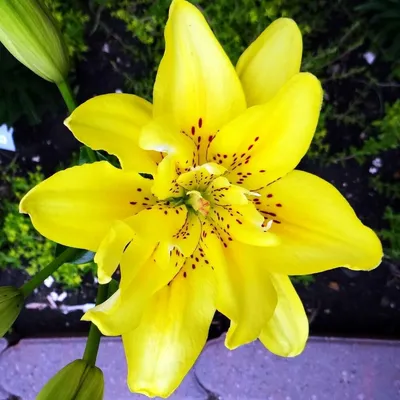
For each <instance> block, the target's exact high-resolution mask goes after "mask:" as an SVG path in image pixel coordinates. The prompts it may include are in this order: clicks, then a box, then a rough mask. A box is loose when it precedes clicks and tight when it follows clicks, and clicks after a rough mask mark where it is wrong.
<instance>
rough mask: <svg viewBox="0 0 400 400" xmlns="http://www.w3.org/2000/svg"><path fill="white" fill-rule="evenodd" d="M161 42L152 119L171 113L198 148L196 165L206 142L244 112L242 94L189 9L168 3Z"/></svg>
mask: <svg viewBox="0 0 400 400" xmlns="http://www.w3.org/2000/svg"><path fill="white" fill-rule="evenodd" d="M165 42H166V43H165V47H166V48H165V53H164V57H163V59H162V61H161V64H160V67H159V70H158V74H157V78H156V82H155V86H154V96H153V97H154V116H155V117H157V116H161V115H164V114H169V115H172V116H173V117H174V118H175V119H176V121H177V122H178V124H179V128H180V129H181V130H182V131H184V132H185V134H187V135H189V136H192V137H193V140H194V142H195V143H196V145H197V144H198V145H199V152H200V154H201V155H200V164H202V163H203V162H204V159H205V152H206V149H207V144H208V143H209V142H208V138H209V137H210V136H212V135H213V134H215V132H216V131H217V130H218V129H220V128H221V127H222V126H223V125H224V124H225V123H226V122H228V121H229V120H231V119H232V118H233V117H234V116H235V115H237V114H239V113H240V112H242V111H243V110H244V109H245V108H246V103H245V97H244V94H243V90H242V87H241V84H240V81H239V78H238V76H237V74H236V71H235V68H234V67H233V65H232V64H231V62H230V60H229V58H228V57H227V55H226V54H225V52H224V50H223V49H222V47H221V45H220V44H219V43H218V41H217V39H216V38H215V36H214V34H213V33H212V31H211V29H210V27H209V26H208V24H207V22H206V20H205V19H204V17H203V16H202V14H201V12H200V11H199V10H198V9H197V8H196V7H195V6H194V5H192V4H190V3H189V2H187V1H183V0H177V1H174V2H173V3H172V5H171V9H170V15H169V19H168V22H167V25H166V28H165ZM199 138H200V140H199Z"/></svg>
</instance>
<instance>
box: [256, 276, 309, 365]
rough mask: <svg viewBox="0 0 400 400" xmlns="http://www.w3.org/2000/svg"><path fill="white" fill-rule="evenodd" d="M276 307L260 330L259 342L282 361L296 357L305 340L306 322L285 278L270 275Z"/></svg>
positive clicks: (299, 301) (294, 292)
mask: <svg viewBox="0 0 400 400" xmlns="http://www.w3.org/2000/svg"><path fill="white" fill-rule="evenodd" d="M271 278H272V281H273V283H274V287H275V290H276V292H277V295H278V304H277V306H276V309H275V312H274V315H273V316H272V318H271V319H269V320H268V322H267V323H266V324H265V326H264V327H263V330H262V331H261V335H260V340H261V342H262V343H263V345H264V346H265V347H266V348H267V349H268V350H269V351H271V352H272V353H274V354H277V355H278V356H282V357H294V356H297V355H298V354H300V353H301V352H302V351H303V350H304V347H305V345H306V342H307V338H308V318H307V315H306V313H305V311H304V307H303V304H302V302H301V300H300V298H299V296H298V295H297V293H296V290H295V288H294V287H293V285H292V283H291V282H290V279H289V277H287V276H285V275H278V274H271Z"/></svg>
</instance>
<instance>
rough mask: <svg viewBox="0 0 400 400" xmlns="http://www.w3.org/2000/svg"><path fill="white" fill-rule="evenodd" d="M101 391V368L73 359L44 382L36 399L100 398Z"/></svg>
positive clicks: (102, 391) (77, 399)
mask: <svg viewBox="0 0 400 400" xmlns="http://www.w3.org/2000/svg"><path fill="white" fill-rule="evenodd" d="M103 393H104V377H103V372H102V371H101V369H99V368H97V367H95V366H93V365H89V364H88V363H87V362H86V361H84V360H75V361H73V362H72V363H70V364H68V365H67V366H65V367H64V368H63V369H62V370H61V371H59V372H57V374H56V375H54V376H53V377H52V378H51V379H50V380H49V381H48V382H47V383H46V385H45V386H44V387H43V389H42V390H41V391H40V393H39V394H38V396H37V397H36V400H55V399H57V400H102V399H103Z"/></svg>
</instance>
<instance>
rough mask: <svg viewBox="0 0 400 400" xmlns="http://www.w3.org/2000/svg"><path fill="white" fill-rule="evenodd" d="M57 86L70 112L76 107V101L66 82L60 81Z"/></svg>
mask: <svg viewBox="0 0 400 400" xmlns="http://www.w3.org/2000/svg"><path fill="white" fill-rule="evenodd" d="M57 87H58V89H59V90H60V92H61V95H62V97H63V99H64V102H65V105H66V106H67V108H68V111H69V112H70V113H72V111H74V110H75V108H76V101H75V97H74V95H73V93H72V90H71V88H70V86H69V84H68V82H67V81H62V82H61V83H58V84H57Z"/></svg>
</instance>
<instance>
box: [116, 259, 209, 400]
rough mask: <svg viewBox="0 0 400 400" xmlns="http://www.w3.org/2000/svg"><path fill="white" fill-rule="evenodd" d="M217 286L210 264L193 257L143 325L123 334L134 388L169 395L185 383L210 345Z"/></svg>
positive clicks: (147, 312)
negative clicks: (196, 262)
mask: <svg viewBox="0 0 400 400" xmlns="http://www.w3.org/2000/svg"><path fill="white" fill-rule="evenodd" d="M214 285H215V284H214V281H213V274H212V271H211V269H210V268H209V267H208V268H206V266H204V265H203V266H201V267H198V268H196V269H192V268H191V266H190V263H189V261H188V264H187V265H186V266H185V267H184V268H183V270H182V271H181V272H180V273H179V275H178V276H176V277H175V278H174V280H173V281H172V282H171V284H170V285H169V286H166V287H164V288H163V289H162V290H160V291H159V292H158V293H157V294H156V295H155V296H154V297H153V298H152V300H151V302H150V303H149V304H148V306H147V308H146V310H145V312H144V313H143V318H142V320H141V323H140V325H139V327H138V328H137V329H135V330H134V331H132V332H129V333H127V334H124V335H123V336H122V339H123V343H124V348H125V354H126V358H127V361H128V385H129V388H130V390H131V391H132V392H137V393H142V394H145V395H147V396H160V397H164V398H165V397H168V396H169V395H170V394H171V393H172V392H173V391H174V390H175V389H176V388H177V387H178V386H179V384H180V383H181V381H182V379H183V378H184V376H185V375H186V374H187V372H188V371H189V369H190V368H191V367H192V365H193V364H194V362H195V361H196V358H197V357H198V356H199V354H200V352H201V350H202V348H203V346H204V345H205V343H206V340H207V334H208V329H209V327H210V324H211V321H212V318H213V315H214V312H215V305H214V298H215V288H214ZM133 307H134V305H133Z"/></svg>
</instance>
